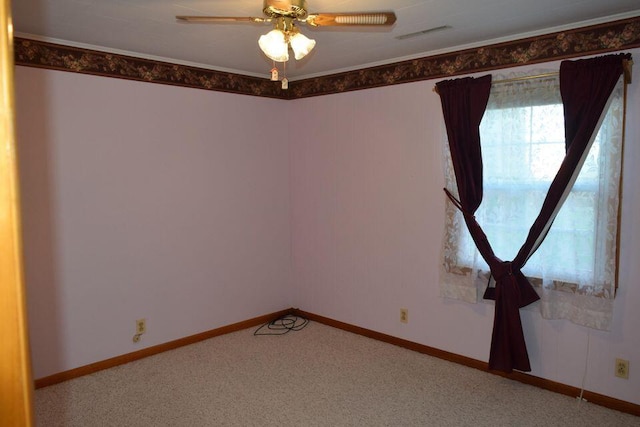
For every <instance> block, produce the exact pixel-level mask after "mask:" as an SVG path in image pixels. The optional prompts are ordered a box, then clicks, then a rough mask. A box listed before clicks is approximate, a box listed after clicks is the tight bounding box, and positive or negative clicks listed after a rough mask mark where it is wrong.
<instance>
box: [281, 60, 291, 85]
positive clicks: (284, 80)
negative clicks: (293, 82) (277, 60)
mask: <svg viewBox="0 0 640 427" xmlns="http://www.w3.org/2000/svg"><path fill="white" fill-rule="evenodd" d="M282 76H283V77H282V89H283V90H287V89H289V79H287V63H286V62H283V63H282Z"/></svg>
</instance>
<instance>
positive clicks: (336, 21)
mask: <svg viewBox="0 0 640 427" xmlns="http://www.w3.org/2000/svg"><path fill="white" fill-rule="evenodd" d="M304 21H305V22H306V23H307V24H309V25H311V26H313V27H324V26H344V25H385V26H389V25H393V24H394V22H396V14H395V13H393V12H362V13H315V14H311V15H309V16H307V18H306V19H305V20H304Z"/></svg>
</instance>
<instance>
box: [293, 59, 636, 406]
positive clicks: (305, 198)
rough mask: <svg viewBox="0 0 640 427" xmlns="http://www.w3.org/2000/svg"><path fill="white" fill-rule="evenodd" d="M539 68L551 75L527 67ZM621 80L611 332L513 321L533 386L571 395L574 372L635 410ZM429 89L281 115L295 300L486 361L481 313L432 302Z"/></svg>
mask: <svg viewBox="0 0 640 427" xmlns="http://www.w3.org/2000/svg"><path fill="white" fill-rule="evenodd" d="M633 53H634V54H635V55H636V56H638V55H640V51H639V50H636V51H635V52H633ZM541 67H545V68H546V67H556V68H557V67H558V64H557V63H556V64H543V65H542V66H536V67H530V68H541ZM524 69H525V68H523V69H522V70H524ZM508 71H509V70H503V71H502V72H503V73H507V72H508ZM519 71H520V70H519ZM634 74H635V75H634V76H633V81H634V84H632V85H630V86H629V94H628V106H627V108H628V110H627V118H628V121H627V136H626V152H625V165H626V166H625V177H624V194H623V208H622V214H623V215H622V242H621V246H622V248H621V255H620V268H621V271H620V292H619V294H618V297H617V299H616V302H615V314H614V326H613V330H612V331H611V332H598V331H590V330H589V329H587V328H584V327H580V326H576V325H574V324H572V323H570V322H567V321H561V320H559V321H549V320H543V319H542V318H541V317H540V315H539V312H538V311H537V307H532V308H528V309H525V310H522V317H523V323H524V329H525V334H526V339H527V343H528V348H529V353H530V357H531V363H532V367H533V372H532V374H533V375H536V376H539V377H542V378H546V379H549V380H553V381H557V382H560V383H564V384H569V385H573V386H576V387H580V386H581V384H582V377H583V373H584V366H585V361H586V362H587V366H588V369H587V376H586V380H585V387H586V389H587V390H591V391H594V392H598V393H602V394H605V395H608V396H612V397H616V398H619V399H622V400H625V401H629V402H633V403H636V404H640V370H639V369H638V368H637V367H638V366H640V346H639V345H638V343H640V328H638V327H637V325H640V310H638V309H637V308H636V307H635V306H636V305H638V304H640V286H638V283H639V282H638V277H640V264H639V263H638V262H637V258H638V255H637V254H638V253H640V226H639V225H638V221H637V218H635V217H634V216H636V217H637V214H636V213H637V212H638V211H639V210H640V186H638V182H639V181H640V170H639V169H638V168H637V167H635V165H637V164H640V163H639V162H640V145H639V144H638V141H639V140H640V125H639V124H638V121H637V120H634V119H633V118H635V117H638V116H639V115H640V84H638V83H637V82H640V70H639V69H638V67H636V69H635V71H634ZM433 85H434V81H427V82H419V83H412V84H406V85H399V86H393V87H385V88H380V89H374V90H367V91H360V92H352V93H345V94H337V95H331V96H324V97H318V98H310V99H303V100H297V101H295V102H294V108H292V109H291V115H292V119H293V120H292V121H293V122H295V123H297V124H298V126H299V127H300V129H304V130H305V131H304V133H303V134H302V135H300V136H298V137H297V138H296V139H295V140H292V144H291V164H292V177H293V179H292V182H291V189H292V212H293V215H292V233H293V269H294V280H293V282H294V286H295V287H296V288H295V289H296V294H295V295H296V299H295V301H296V303H297V305H298V306H299V307H301V308H303V309H304V310H307V311H309V312H312V313H316V314H319V315H323V316H327V317H330V318H333V319H336V320H340V321H343V322H347V323H350V324H354V325H357V326H361V327H365V328H369V329H373V330H376V331H379V332H383V333H386V334H390V335H393V336H398V337H401V338H405V339H408V340H411V341H415V342H418V343H422V344H425V345H428V346H432V347H436V348H439V349H442V350H447V351H450V352H453V353H457V354H461V355H464V356H468V357H472V358H474V359H479V360H484V361H486V360H488V354H489V340H490V338H491V328H492V322H493V306H492V305H489V304H486V303H479V304H467V303H463V302H457V301H453V300H447V299H443V298H441V297H440V296H439V294H438V264H439V257H440V247H441V246H440V245H441V241H442V230H443V221H444V219H443V211H444V200H445V196H444V193H443V191H442V188H443V186H444V182H443V176H442V168H441V144H442V140H443V133H444V125H443V123H442V119H441V117H442V113H441V110H440V104H439V97H438V96H437V95H436V94H435V93H434V92H432V87H433ZM401 307H402V308H408V309H409V323H408V324H402V323H400V322H399V318H400V308H401ZM589 340H590V346H589V352H588V355H587V343H588V341H589ZM617 357H620V358H623V359H627V360H629V361H630V367H631V368H630V372H631V376H630V378H629V379H628V380H623V379H619V378H616V377H614V375H613V367H614V361H615V358H617ZM587 358H588V359H587ZM634 366H635V367H636V368H635V369H634Z"/></svg>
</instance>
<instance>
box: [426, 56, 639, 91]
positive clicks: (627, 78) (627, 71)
mask: <svg viewBox="0 0 640 427" xmlns="http://www.w3.org/2000/svg"><path fill="white" fill-rule="evenodd" d="M622 64H623V67H624V82H625V84H631V67H632V66H633V60H627V59H625V60H623V61H622ZM558 74H559V72H558V71H553V72H550V73H542V74H534V75H531V76H521V77H512V78H510V79H501V80H494V81H492V82H491V85H492V86H493V85H495V84H499V83H511V82H517V81H521V80H532V79H544V78H546V77H554V76H557V75H558ZM433 91H434V92H436V93H438V87H437V86H436V85H433Z"/></svg>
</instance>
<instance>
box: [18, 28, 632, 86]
mask: <svg viewBox="0 0 640 427" xmlns="http://www.w3.org/2000/svg"><path fill="white" fill-rule="evenodd" d="M636 47H640V16H638V17H633V18H628V19H624V20H619V21H613V22H608V23H605V24H599V25H593V26H589V27H582V28H577V29H573V30H567V31H561V32H556V33H551V34H547V35H542V36H537V37H530V38H526V39H520V40H514V41H510V42H505V43H499V44H494V45H488V46H483V47H480V48H474V49H466V50H462V51H457V52H451V53H446V54H442V55H436V56H429V57H424V58H419V59H413V60H408V61H402V62H397V63H393V64H387V65H382V66H378V67H372V68H365V69H362V70H356V71H349V72H345V73H339V74H332V75H328V76H322V77H317V78H312V79H305V80H297V81H293V82H290V83H289V89H288V90H282V89H281V87H280V85H279V84H278V83H276V82H272V81H270V80H269V79H267V78H264V79H262V78H258V77H251V76H245V75H240V74H233V73H228V72H221V71H213V70H207V69H202V68H196V67H189V66H184V65H176V64H170V63H165V62H158V61H154V60H149V59H141V58H135V57H130V56H124V55H118V54H112V53H105V52H100V51H95V50H87V49H81V48H75V47H69V46H64V45H59V44H53V43H48V42H42V41H35V40H29V39H24V38H16V39H15V43H14V50H15V63H16V65H23V66H30V67H40V68H48V69H54V70H63V71H71V72H76V73H83V74H92V75H98V76H105V77H115V78H123V79H129V80H137V81H146V82H152V83H161V84H169V85H176V86H186V87H190V88H196V89H206V90H215V91H221V92H230V93H236V94H244V95H253V96H262V97H269V98H279V99H297V98H306V97H311V96H320V95H328V94H332V93H339V92H347V91H352V90H361V89H369V88H374V87H380V86H389V85H394V84H401V83H409V82H415V81H421V80H429V79H436V78H442V77H451V76H456V75H460V74H469V73H474V72H480V71H487V70H495V69H500V68H507V67H516V66H520V65H527V64H535V63H540V62H548V61H554V60H559V59H565V58H572V57H578V56H586V55H592V54H599V53H605V52H614V51H620V50H624V49H632V48H636Z"/></svg>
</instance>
